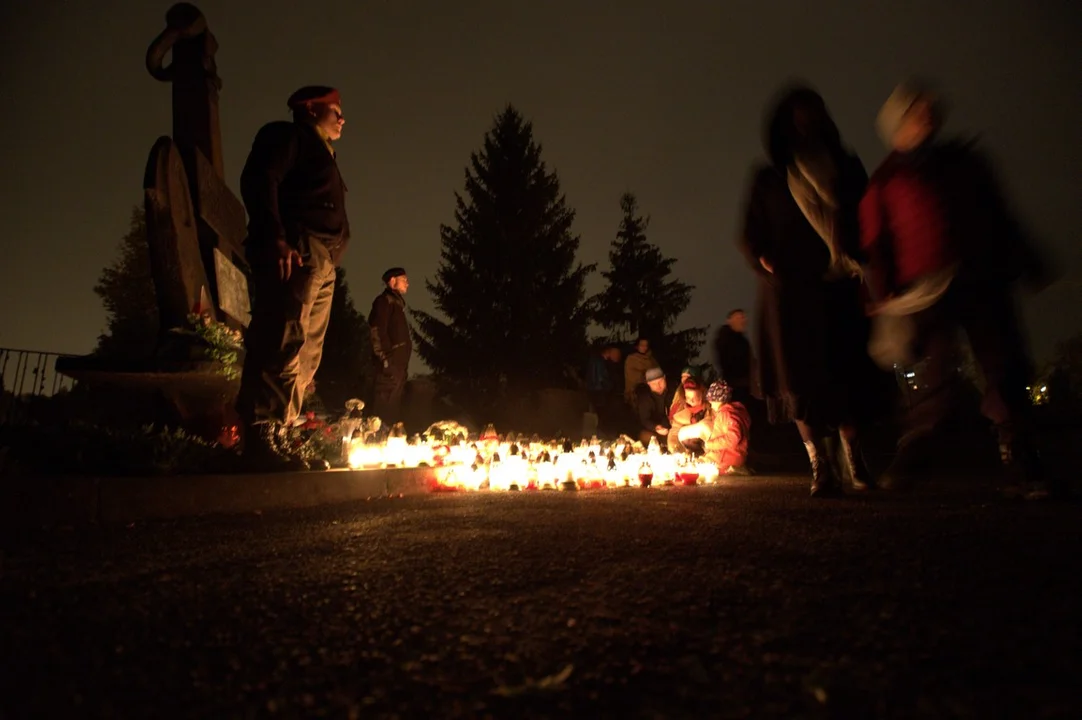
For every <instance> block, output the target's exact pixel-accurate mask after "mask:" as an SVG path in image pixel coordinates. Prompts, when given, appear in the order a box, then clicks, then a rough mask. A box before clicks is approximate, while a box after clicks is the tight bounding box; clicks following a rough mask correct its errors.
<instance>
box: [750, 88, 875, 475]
mask: <svg viewBox="0 0 1082 720" xmlns="http://www.w3.org/2000/svg"><path fill="white" fill-rule="evenodd" d="M765 142H766V150H767V154H768V157H769V163H765V164H762V165H760V166H758V167H756V168H755V169H754V172H753V173H752V176H751V181H750V187H749V191H748V194H747V203H746V208H745V216H744V226H743V232H742V233H741V235H740V238H739V244H740V247H741V249H742V250H743V252H744V254H745V255H746V256H747V259H748V262H749V263H750V264H751V267H752V269H753V270H754V271H755V273H756V275H757V277H758V280H759V291H758V302H759V311H758V313H757V318H758V323H759V327H758V342H757V344H758V346H759V348H760V352H759V357H758V370H759V377H760V391H761V393H762V397H763V399H764V400H765V401H766V404H767V408H768V413H769V418H770V422H771V423H775V424H777V423H783V422H789V421H793V422H795V423H796V425H797V428H798V430H799V431H800V437H801V439H802V440H803V441H804V446H805V448H806V449H807V452H808V457H809V459H810V461H811V468H812V485H811V494H812V497H830V496H834V495H838V494H840V493H841V489H842V484H841V480H840V477H839V475H840V474H841V472H840V470H839V469H838V467H837V463H836V459H837V456H838V450H839V449H840V450H841V456H842V459H843V465H844V470H845V473H846V474H847V475H848V476H849V478H850V482H851V483H852V485H853V487H854V488H855V489H865V488H867V487H869V486H870V485H871V483H872V479H871V475H870V473H869V472H868V468H867V466H866V465H865V463H864V458H863V455H862V453H861V449H860V443H859V434H858V428H859V427H860V426H861V425H862V424H863V423H864V422H866V421H868V420H869V419H870V418H871V417H872V414H873V413H874V412H875V411H876V410H878V409H879V408H878V407H877V405H878V403H877V402H876V401H877V400H882V399H884V397H885V396H884V394H883V393H884V391H885V390H884V388H886V387H890V383H891V382H892V380H891V379H890V378H889V376H888V377H886V378H884V374H883V373H881V372H880V371H879V370H878V369H877V368H876V366H875V364H874V363H873V362H872V361H871V359H870V358H869V357H868V354H867V345H868V330H869V322H868V319H867V317H866V316H865V314H864V310H863V301H862V298H861V270H860V265H859V263H858V262H857V260H856V258H857V256H858V252H859V251H858V248H859V227H858V220H857V216H858V206H859V203H860V199H861V196H862V195H863V193H864V188H865V186H866V185H867V181H868V178H867V174H866V173H865V171H864V167H863V165H862V164H861V162H860V160H859V159H858V158H857V157H856V155H854V154H853V153H852V152H851V151H849V150H848V149H847V148H846V147H845V146H844V145H843V143H842V140H841V136H840V134H839V132H838V128H837V126H835V124H834V121H833V120H832V119H831V116H830V113H829V112H828V111H827V108H826V105H825V104H824V103H823V99H822V98H821V97H820V96H819V94H818V93H816V92H815V91H814V90H811V89H809V88H807V87H795V88H792V89H789V90H788V91H786V92H785V93H784V94H782V96H781V99H780V100H779V101H778V102H777V103H776V104H775V105H774V107H773V109H772V111H771V112H770V113H769V116H768V122H767V128H766V138H765ZM839 435H840V439H841V447H840V448H839V447H838V443H837V442H836V440H837V439H838V436H839Z"/></svg>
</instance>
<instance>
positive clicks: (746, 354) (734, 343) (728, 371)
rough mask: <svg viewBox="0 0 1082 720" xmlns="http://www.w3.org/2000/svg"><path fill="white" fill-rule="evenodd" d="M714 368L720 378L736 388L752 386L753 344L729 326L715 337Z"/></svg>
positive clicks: (723, 328) (725, 326)
mask: <svg viewBox="0 0 1082 720" xmlns="http://www.w3.org/2000/svg"><path fill="white" fill-rule="evenodd" d="M714 366H715V367H716V368H717V370H718V376H719V377H721V379H722V380H724V381H725V382H727V383H729V384H730V385H732V386H733V387H735V388H744V389H747V388H748V387H749V386H750V385H751V343H750V342H748V339H747V338H746V337H745V336H744V333H739V332H737V331H736V330H733V329H732V328H731V327H729V326H728V325H722V326H721V328H720V329H719V330H718V333H717V335H715V336H714Z"/></svg>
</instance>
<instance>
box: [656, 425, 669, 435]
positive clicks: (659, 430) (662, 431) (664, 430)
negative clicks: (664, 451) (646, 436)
mask: <svg viewBox="0 0 1082 720" xmlns="http://www.w3.org/2000/svg"><path fill="white" fill-rule="evenodd" d="M654 430H655V431H656V432H657V434H658V435H668V434H669V428H667V427H664V426H662V425H658V426H656V427H655V428H654Z"/></svg>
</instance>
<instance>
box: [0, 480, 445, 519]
mask: <svg viewBox="0 0 1082 720" xmlns="http://www.w3.org/2000/svg"><path fill="white" fill-rule="evenodd" d="M433 482H434V475H433V470H432V468H426V467H420V468H386V469H371V470H328V471H322V472H319V471H312V472H297V473H271V474H261V475H244V474H237V475H170V476H164V477H57V478H8V479H6V480H5V481H3V482H2V483H0V485H3V486H6V487H4V488H3V490H2V491H0V495H2V497H3V506H4V507H3V515H4V516H6V520H5V524H7V525H8V526H9V527H10V526H11V525H18V526H23V527H26V526H42V525H81V524H86V523H93V522H100V523H108V524H118V523H129V522H135V521H140V520H154V519H170V518H179V517H189V516H195V515H211V514H228V513H250V512H256V511H269V510H283V509H289V508H302V507H313V506H317V505H327V504H334V503H343V502H350V501H353V500H364V499H367V498H371V497H380V496H384V495H394V496H397V495H415V494H419V493H424V492H428V491H429V490H430V488H431V487H432V483H433Z"/></svg>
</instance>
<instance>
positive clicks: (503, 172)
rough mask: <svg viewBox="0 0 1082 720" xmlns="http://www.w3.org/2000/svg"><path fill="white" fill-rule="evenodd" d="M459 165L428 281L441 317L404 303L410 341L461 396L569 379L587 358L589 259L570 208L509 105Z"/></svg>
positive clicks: (486, 396) (488, 395) (482, 397)
mask: <svg viewBox="0 0 1082 720" xmlns="http://www.w3.org/2000/svg"><path fill="white" fill-rule="evenodd" d="M465 176H466V177H465V191H464V193H461V194H460V193H455V214H454V224H453V225H443V226H441V227H440V238H441V243H442V248H441V251H440V257H441V261H440V266H439V269H438V270H437V273H436V278H435V280H434V281H431V280H429V281H426V283H425V284H426V286H427V288H428V290H429V292H431V293H432V296H433V299H434V301H435V305H436V308H437V309H438V310H439V312H440V313H441V314H442V315H443V317H444V318H445V319H441V318H439V317H437V316H436V315H433V314H429V313H424V312H419V311H411V313H412V316H413V318H414V320H415V323H416V326H415V335H416V338H417V351H418V353H419V354H420V356H421V358H422V359H423V360H424V361H425V363H426V364H427V365H428V367H429V368H431V369H432V371H433V372H434V373H435V374H436V375H437V376H439V377H440V378H441V379H442V380H444V385H445V386H448V385H450V386H454V387H458V388H459V389H460V390H463V391H464V392H462V393H461V395H460V396H459V399H460V402H467V401H468V400H469V399H472V400H474V401H477V402H475V403H474V404H475V405H476V404H477V403H478V402H480V403H481V404H482V405H483V404H484V403H485V401H486V400H487V401H491V402H495V401H496V400H497V399H498V398H499V397H502V396H503V395H504V394H505V393H506V392H517V393H521V392H528V391H530V390H534V389H537V388H541V387H546V386H552V385H563V384H566V383H568V382H569V379H568V372H569V369H570V368H575V367H577V366H578V365H580V364H581V362H582V359H583V358H584V357H585V352H586V331H587V326H588V324H589V312H588V311H587V305H586V302H585V290H584V282H585V280H586V277H587V275H588V274H589V273H590V272H592V271H593V266H592V265H589V266H584V265H582V264H581V263H579V262H578V261H577V259H576V255H577V252H578V248H579V237H578V236H577V235H575V234H574V233H573V231H572V223H573V221H574V218H575V213H574V211H573V210H572V209H571V208H570V207H568V205H567V201H566V199H565V197H564V195H563V194H562V193H561V191H560V183H559V179H558V178H557V176H556V173H555V172H553V171H552V170H550V169H549V168H547V167H546V165H545V163H544V162H543V161H542V160H541V146H540V144H539V143H537V142H536V141H535V140H534V138H533V128H532V125H531V123H529V122H527V121H526V120H525V119H524V118H523V117H522V115H521V114H520V113H519V112H518V111H517V110H516V109H515V108H514V107H512V106H510V105H509V106H507V108H506V109H504V111H503V112H501V113H500V114H499V115H498V116H497V117H496V119H495V122H494V124H493V126H492V128H491V129H490V130H489V131H488V132H487V133H486V134H485V137H484V142H483V145H482V148H481V150H480V151H479V152H475V153H472V154H471V156H470V164H469V166H468V167H467V168H466V172H465Z"/></svg>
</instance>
